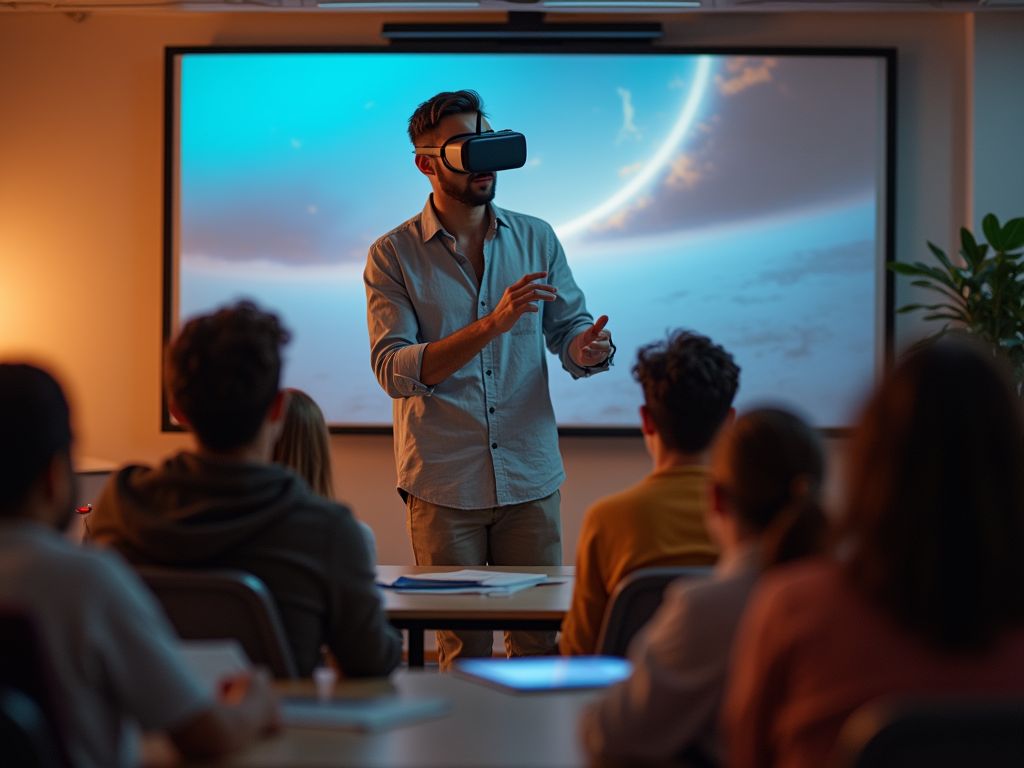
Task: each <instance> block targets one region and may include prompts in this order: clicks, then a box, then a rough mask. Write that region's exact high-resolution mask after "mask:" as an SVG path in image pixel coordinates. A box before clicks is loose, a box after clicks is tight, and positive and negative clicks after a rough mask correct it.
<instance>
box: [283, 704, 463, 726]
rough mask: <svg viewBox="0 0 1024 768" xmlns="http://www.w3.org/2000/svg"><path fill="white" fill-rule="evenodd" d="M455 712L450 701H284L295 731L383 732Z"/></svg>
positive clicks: (287, 718)
mask: <svg viewBox="0 0 1024 768" xmlns="http://www.w3.org/2000/svg"><path fill="white" fill-rule="evenodd" d="M450 710H451V705H450V704H449V703H448V701H447V700H446V699H402V698H399V697H397V696H385V697H381V698H375V699H362V700H351V701H345V700H340V699H335V700H334V701H328V702H320V701H317V700H316V699H301V698H291V699H285V700H284V701H282V702H281V719H282V721H283V722H284V724H285V725H288V726H292V727H293V728H339V729H351V730H356V731H381V730H384V729H385V728H394V727H395V726H398V725H405V724H406V723H413V722H416V721H418V720H426V719H428V718H433V717H440V716H441V715H446V714H448V712H449V711H450Z"/></svg>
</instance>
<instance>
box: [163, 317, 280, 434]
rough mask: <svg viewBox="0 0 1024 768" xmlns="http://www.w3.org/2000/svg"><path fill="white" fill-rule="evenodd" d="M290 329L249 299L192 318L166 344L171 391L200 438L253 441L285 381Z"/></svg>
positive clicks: (165, 368)
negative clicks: (284, 352) (284, 361)
mask: <svg viewBox="0 0 1024 768" xmlns="http://www.w3.org/2000/svg"><path fill="white" fill-rule="evenodd" d="M290 338H291V334H289V333H288V331H287V330H285V329H284V328H283V327H282V326H281V323H280V322H279V321H278V319H277V317H276V316H274V315H271V314H267V313H264V312H261V311H260V310H259V308H258V307H257V306H256V305H255V304H253V303H252V302H249V301H242V302H239V303H238V304H236V305H234V306H232V307H228V308H226V309H222V310H220V311H219V312H215V313H214V314H212V315H206V316H204V317H197V318H195V319H194V320H190V321H189V322H188V323H186V324H185V327H184V328H182V329H181V333H179V334H178V337H177V338H176V339H174V341H173V342H172V343H171V344H170V345H169V346H168V347H167V352H166V357H165V362H164V378H165V384H166V387H167V394H168V396H169V397H170V398H171V399H172V400H173V401H174V403H175V404H176V405H177V407H178V408H179V409H180V410H181V412H182V414H183V415H184V416H185V418H186V419H188V422H189V424H190V425H191V426H192V429H193V430H194V431H195V433H196V436H197V437H198V438H199V442H200V443H202V445H203V446H204V447H206V448H210V449H212V450H215V451H230V450H234V449H235V448H240V447H241V446H243V445H245V444H247V443H249V442H250V441H252V440H253V439H254V438H255V437H256V434H257V433H258V432H259V430H260V425H261V424H262V423H263V419H264V418H265V417H266V415H267V411H268V410H269V409H270V406H271V405H272V404H273V402H274V398H275V397H276V396H277V392H278V390H279V388H280V383H281V347H283V346H284V345H285V344H287V343H288V340H289V339H290Z"/></svg>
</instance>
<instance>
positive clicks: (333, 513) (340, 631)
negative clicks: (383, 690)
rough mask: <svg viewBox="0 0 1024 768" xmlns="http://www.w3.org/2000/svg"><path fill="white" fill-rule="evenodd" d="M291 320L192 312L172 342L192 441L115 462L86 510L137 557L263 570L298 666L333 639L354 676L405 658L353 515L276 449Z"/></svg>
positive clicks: (170, 384)
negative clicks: (154, 462)
mask: <svg viewBox="0 0 1024 768" xmlns="http://www.w3.org/2000/svg"><path fill="white" fill-rule="evenodd" d="M288 339H289V334H288V332H287V331H286V330H285V329H284V328H282V327H281V324H280V323H279V322H278V319H277V318H276V317H275V316H274V315H271V314H266V313H263V312H261V311H259V309H258V308H257V307H256V306H255V305H253V304H251V303H249V302H241V303H239V304H237V305H236V306H233V307H229V308H227V309H222V310H220V311H219V312H215V313H214V314H212V315H207V316H204V317H197V318H195V319H194V320H190V321H189V322H188V323H186V324H185V326H184V328H182V329H181V333H179V334H178V336H177V338H175V339H174V340H173V341H172V342H171V344H170V345H169V346H168V348H167V353H166V361H165V365H164V374H165V384H166V391H167V399H168V404H169V407H170V410H171V413H172V414H173V415H174V417H175V418H176V419H177V420H178V421H179V422H181V423H182V424H184V425H186V426H187V427H189V428H190V429H191V430H192V432H193V433H194V434H195V438H196V442H197V447H196V450H195V451H183V452H182V453H179V454H178V455H176V456H174V457H172V458H170V459H168V460H167V461H165V462H164V463H163V465H162V466H160V467H156V468H153V467H147V466H128V467H125V468H123V469H121V470H120V471H119V472H117V473H116V474H115V475H114V476H113V477H112V478H111V479H110V482H109V483H108V484H107V486H106V487H105V488H104V490H103V492H102V493H101V495H100V497H99V499H98V500H97V502H96V506H95V509H94V510H93V512H92V515H91V519H90V521H89V528H90V532H91V537H92V539H93V540H95V541H96V542H99V543H101V544H108V545H112V546H114V547H115V548H116V549H118V550H120V552H121V554H123V555H124V556H125V557H126V558H127V559H128V560H129V561H130V562H131V563H133V564H135V565H160V566H169V567H178V568H235V569H238V570H242V571H247V572H249V573H252V574H254V575H255V576H257V577H259V578H260V579H261V580H262V581H263V582H264V583H265V584H266V585H267V588H268V589H269V590H270V593H271V595H273V597H274V601H275V602H276V603H277V608H278V610H279V611H280V613H281V619H282V621H283V623H284V628H285V633H286V634H287V636H288V640H289V641H290V644H291V649H292V653H293V655H294V657H295V664H296V667H297V671H298V673H299V674H300V675H309V674H310V672H311V671H312V670H313V668H314V667H315V666H317V664H318V663H319V662H320V659H321V653H320V647H321V646H322V645H327V647H328V648H330V650H331V652H332V653H333V654H334V657H335V658H336V659H337V662H338V665H339V667H340V669H341V671H342V673H343V674H344V675H346V676H347V677H361V676H378V675H386V674H387V673H389V672H390V671H391V670H392V669H394V668H395V666H396V665H397V664H398V662H399V661H400V660H401V655H402V638H401V635H400V634H399V633H398V631H397V630H395V629H394V628H393V627H391V625H390V624H388V621H387V618H386V617H385V615H384V611H383V607H382V605H381V600H380V596H379V594H378V591H377V588H376V586H375V584H374V569H373V565H372V563H371V560H370V553H369V551H368V550H367V547H366V544H365V542H364V539H363V534H362V533H361V531H360V529H359V526H358V524H357V523H356V521H355V518H354V517H353V516H352V513H351V512H350V511H349V510H348V509H347V508H346V507H344V506H342V505H340V504H336V503H334V502H332V501H329V500H327V499H324V498H321V497H320V496H318V495H316V494H315V493H314V492H313V490H311V489H310V487H309V486H308V485H307V484H306V482H305V481H304V480H303V479H302V478H300V477H299V476H298V475H296V474H295V473H294V472H292V471H291V470H290V469H288V468H286V467H284V466H282V465H280V464H277V463H275V462H274V459H273V456H274V445H275V444H276V443H277V440H278V437H279V436H280V434H281V430H282V427H283V424H284V419H285V414H286V413H287V410H288V395H287V393H285V392H283V391H282V390H281V388H280V380H281V347H282V346H284V344H286V343H287V342H288Z"/></svg>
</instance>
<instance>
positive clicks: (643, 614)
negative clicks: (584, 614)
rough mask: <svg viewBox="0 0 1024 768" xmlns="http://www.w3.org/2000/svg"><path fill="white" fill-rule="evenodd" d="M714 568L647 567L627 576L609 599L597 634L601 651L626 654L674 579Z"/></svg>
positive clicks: (707, 572) (701, 573) (603, 653)
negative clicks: (630, 643)
mask: <svg viewBox="0 0 1024 768" xmlns="http://www.w3.org/2000/svg"><path fill="white" fill-rule="evenodd" d="M711 571H712V569H711V568H710V567H709V566H680V567H676V568H643V569H641V570H639V571H634V572H633V573H631V574H629V575H628V576H626V578H624V579H623V580H622V581H620V582H619V583H618V585H617V586H616V587H615V592H613V593H612V597H611V600H609V601H608V608H607V609H606V610H605V612H604V621H602V622H601V632H600V634H599V635H598V636H597V653H599V654H601V655H603V656H623V657H624V656H625V655H626V650H627V649H628V648H629V642H630V641H631V640H632V639H633V636H634V635H635V634H636V633H637V632H639V631H640V628H641V627H642V626H643V625H644V624H646V623H647V622H648V621H649V620H650V618H651V617H652V616H653V615H654V613H655V611H657V610H658V606H659V605H661V599H662V597H663V596H664V594H665V588H666V587H667V586H668V585H669V584H670V583H671V582H673V581H675V580H676V579H686V578H701V577H705V576H710V575H711Z"/></svg>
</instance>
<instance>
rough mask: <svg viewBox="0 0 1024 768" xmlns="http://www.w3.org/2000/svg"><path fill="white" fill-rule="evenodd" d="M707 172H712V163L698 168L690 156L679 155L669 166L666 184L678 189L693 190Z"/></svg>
mask: <svg viewBox="0 0 1024 768" xmlns="http://www.w3.org/2000/svg"><path fill="white" fill-rule="evenodd" d="M707 170H710V163H705V164H704V165H703V166H698V164H697V162H696V161H695V160H694V159H693V158H692V157H690V156H689V155H678V156H677V157H676V158H675V159H674V160H673V161H672V162H671V163H670V164H669V174H668V178H666V179H665V183H666V184H667V185H668V186H670V187H675V188H676V189H693V187H694V186H696V184H697V182H698V181H700V180H701V179H702V178H703V176H704V172H705V171H707Z"/></svg>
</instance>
